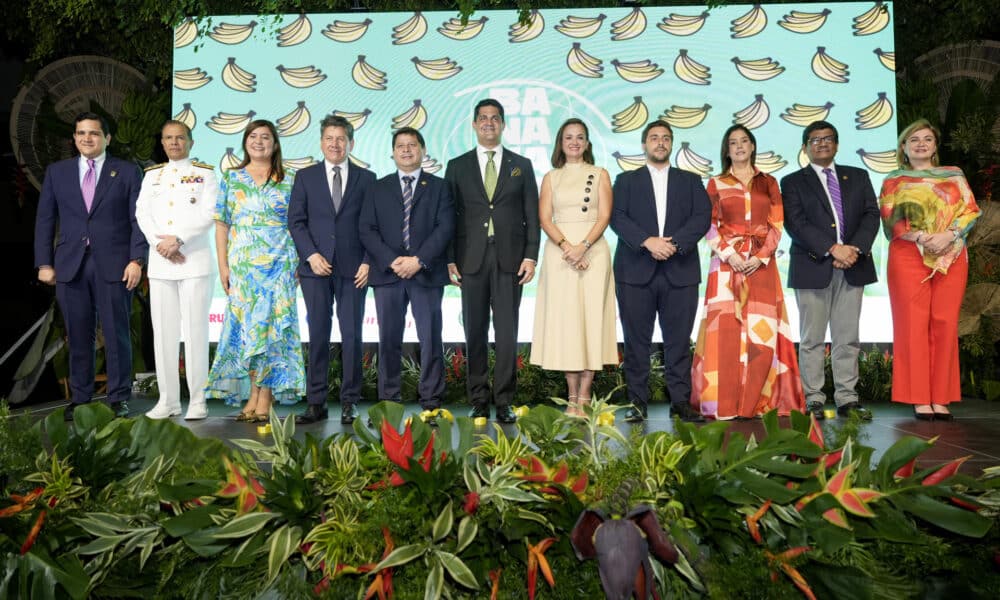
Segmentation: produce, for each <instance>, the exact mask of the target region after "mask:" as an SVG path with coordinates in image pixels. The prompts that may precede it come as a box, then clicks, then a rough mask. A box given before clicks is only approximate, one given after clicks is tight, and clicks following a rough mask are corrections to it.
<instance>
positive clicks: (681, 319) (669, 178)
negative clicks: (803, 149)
mask: <svg viewBox="0 0 1000 600" xmlns="http://www.w3.org/2000/svg"><path fill="white" fill-rule="evenodd" d="M672 145H673V131H672V130H671V128H670V125H669V124H668V123H666V122H665V121H653V122H652V123H650V124H648V125H646V128H645V129H643V131H642V149H643V152H644V153H645V154H646V166H645V167H640V168H638V169H636V170H634V171H626V172H624V173H621V174H620V175H618V177H617V178H616V179H615V185H614V199H615V206H614V210H613V211H612V214H611V228H612V229H613V230H614V232H615V233H616V234H617V235H618V248H617V249H616V250H615V258H614V273H615V289H616V291H617V293H618V307H619V314H620V315H621V320H622V329H623V331H624V333H625V366H624V369H625V384H626V386H627V388H628V397H629V400H630V401H631V402H632V408H630V409H629V411H628V412H627V413H626V414H625V420H626V421H628V422H630V423H637V422H642V421H644V420H645V419H646V417H647V405H648V404H649V354H650V349H651V348H650V346H651V345H652V339H653V323H654V321H655V319H656V316H657V315H659V317H660V331H661V333H662V335H663V377H664V380H665V381H666V387H667V397H668V398H669V399H670V411H671V414H674V415H677V416H679V417H680V418H681V419H682V420H685V421H702V420H703V418H702V416H701V415H700V414H699V413H698V412H697V411H695V410H693V409H692V408H691V404H690V402H691V331H692V329H693V328H694V319H695V315H696V314H697V312H698V284H699V283H701V262H700V261H699V259H698V240H700V239H701V238H702V237H704V236H705V233H707V232H708V227H709V225H710V223H711V217H712V207H711V204H710V203H709V201H708V194H707V193H706V192H705V186H704V185H702V183H701V179H699V178H698V176H697V175H695V174H693V173H688V172H687V171H681V170H680V169H676V168H674V167H671V166H670V150H671V148H672Z"/></svg>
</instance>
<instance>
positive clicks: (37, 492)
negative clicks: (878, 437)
mask: <svg viewBox="0 0 1000 600" xmlns="http://www.w3.org/2000/svg"><path fill="white" fill-rule="evenodd" d="M44 491H45V488H40V487H37V488H35V489H33V490H31V492H29V493H28V494H27V495H24V496H22V495H21V494H11V495H10V499H11V500H13V501H14V504H12V505H10V506H8V507H7V508H5V509H3V510H0V519H2V518H4V517H12V516H14V515H16V514H17V513H19V512H22V511H25V510H27V509H29V508H31V507H33V506H34V505H35V503H36V502H38V499H39V498H41V497H42V492H44Z"/></svg>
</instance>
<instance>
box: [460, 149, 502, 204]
mask: <svg viewBox="0 0 1000 600" xmlns="http://www.w3.org/2000/svg"><path fill="white" fill-rule="evenodd" d="M466 156H467V157H468V159H467V162H468V163H469V164H468V165H467V167H466V170H467V172H468V173H469V175H468V176H469V177H471V178H472V179H473V181H475V185H476V190H478V191H479V195H478V197H479V198H482V199H483V202H484V203H487V204H488V203H489V198H487V197H486V184H485V183H484V182H483V173H482V172H480V170H479V150H478V148H476V149H474V150H472V151H471V152H469V153H468V154H467V155H466ZM497 187H500V186H499V182H498V183H497ZM493 196H494V197H496V190H493Z"/></svg>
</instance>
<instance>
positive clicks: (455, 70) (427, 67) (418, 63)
mask: <svg viewBox="0 0 1000 600" xmlns="http://www.w3.org/2000/svg"><path fill="white" fill-rule="evenodd" d="M410 60H411V61H413V66H415V67H416V68H417V73H420V74H421V75H423V76H424V77H426V78H427V79H430V80H431V81H441V80H442V79H448V78H449V77H454V76H455V75H458V74H459V73H461V72H462V67H460V66H458V63H457V62H455V61H453V60H451V59H450V58H448V57H447V56H445V57H444V58H435V59H434V60H420V59H419V58H417V57H416V56H414V57H413V58H411V59H410Z"/></svg>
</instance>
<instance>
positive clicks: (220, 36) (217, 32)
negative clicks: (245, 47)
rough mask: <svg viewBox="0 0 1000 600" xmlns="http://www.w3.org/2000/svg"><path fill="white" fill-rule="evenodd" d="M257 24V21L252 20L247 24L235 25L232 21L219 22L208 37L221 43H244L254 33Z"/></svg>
mask: <svg viewBox="0 0 1000 600" xmlns="http://www.w3.org/2000/svg"><path fill="white" fill-rule="evenodd" d="M256 26H257V21H250V22H249V23H247V24H246V25H234V24H232V23H219V24H218V25H216V27H215V29H213V30H212V31H211V32H209V34H208V37H210V38H212V39H213V40H215V41H217V42H219V43H220V44H229V45H233V44H242V43H243V42H245V41H246V40H247V38H248V37H250V35H251V34H253V28H254V27H256Z"/></svg>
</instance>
